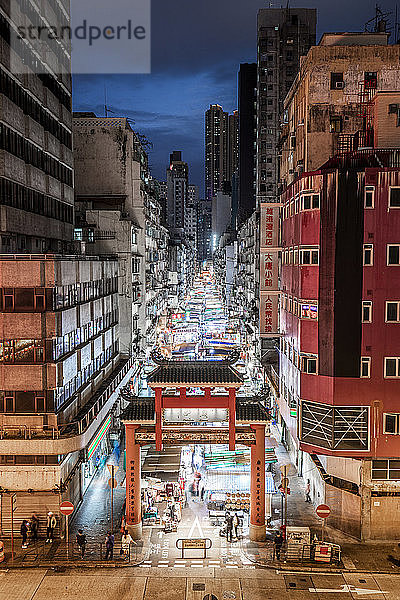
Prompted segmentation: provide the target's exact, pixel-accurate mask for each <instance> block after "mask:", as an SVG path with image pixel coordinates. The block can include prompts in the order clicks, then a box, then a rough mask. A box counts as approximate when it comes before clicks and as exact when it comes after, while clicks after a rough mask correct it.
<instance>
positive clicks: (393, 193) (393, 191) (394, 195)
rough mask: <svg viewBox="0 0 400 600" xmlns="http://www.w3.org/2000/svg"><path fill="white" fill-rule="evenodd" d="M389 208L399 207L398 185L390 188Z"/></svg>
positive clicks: (399, 188)
mask: <svg viewBox="0 0 400 600" xmlns="http://www.w3.org/2000/svg"><path fill="white" fill-rule="evenodd" d="M389 208H400V187H392V188H390V190H389Z"/></svg>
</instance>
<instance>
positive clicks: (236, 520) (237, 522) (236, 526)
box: [232, 513, 239, 540]
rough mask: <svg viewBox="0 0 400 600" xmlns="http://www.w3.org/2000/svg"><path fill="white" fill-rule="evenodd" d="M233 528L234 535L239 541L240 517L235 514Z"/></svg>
mask: <svg viewBox="0 0 400 600" xmlns="http://www.w3.org/2000/svg"><path fill="white" fill-rule="evenodd" d="M232 526H233V535H234V537H235V538H236V539H237V540H238V539H239V535H238V529H239V517H238V516H237V513H235V514H234V515H233V519H232Z"/></svg>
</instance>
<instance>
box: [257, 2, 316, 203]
mask: <svg viewBox="0 0 400 600" xmlns="http://www.w3.org/2000/svg"><path fill="white" fill-rule="evenodd" d="M316 20H317V16H316V9H315V8H263V9H261V10H259V12H258V19H257V80H258V86H257V197H258V199H259V202H267V201H268V202H271V201H272V202H274V201H276V198H277V184H278V177H279V160H278V157H277V145H278V140H279V136H280V116H281V113H282V108H283V100H284V98H285V96H286V94H287V92H288V91H289V89H290V86H291V85H292V83H293V80H294V78H295V77H296V75H297V72H298V70H299V66H300V57H301V56H303V55H305V54H307V51H308V49H309V48H310V46H312V45H314V44H315V28H316Z"/></svg>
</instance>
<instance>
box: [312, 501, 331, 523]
mask: <svg viewBox="0 0 400 600" xmlns="http://www.w3.org/2000/svg"><path fill="white" fill-rule="evenodd" d="M315 512H316V513H317V515H318V516H319V517H321V519H327V518H328V517H329V515H330V514H331V509H330V508H329V506H328V505H327V504H320V505H319V506H317V508H316V509H315Z"/></svg>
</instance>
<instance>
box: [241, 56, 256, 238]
mask: <svg viewBox="0 0 400 600" xmlns="http://www.w3.org/2000/svg"><path fill="white" fill-rule="evenodd" d="M238 99H239V152H238V155H239V157H238V158H239V197H238V208H237V227H240V225H241V224H242V223H243V222H244V221H245V220H246V219H248V218H249V217H250V215H251V213H252V212H253V210H254V209H255V206H256V177H255V166H256V147H255V146H256V126H257V110H256V100H257V64H256V63H251V64H248V63H245V64H242V65H240V69H239V75H238Z"/></svg>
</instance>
